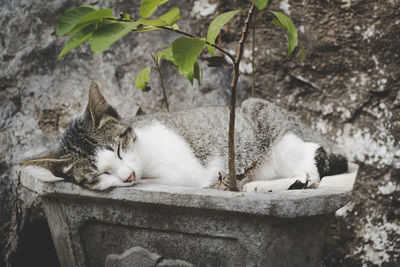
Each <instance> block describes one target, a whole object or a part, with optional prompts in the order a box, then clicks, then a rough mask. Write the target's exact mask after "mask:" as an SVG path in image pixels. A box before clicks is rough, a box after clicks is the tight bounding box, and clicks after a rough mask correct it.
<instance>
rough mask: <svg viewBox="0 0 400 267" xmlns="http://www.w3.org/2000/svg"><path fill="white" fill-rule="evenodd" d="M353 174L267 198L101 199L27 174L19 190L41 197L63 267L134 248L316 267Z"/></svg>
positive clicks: (157, 190)
mask: <svg viewBox="0 0 400 267" xmlns="http://www.w3.org/2000/svg"><path fill="white" fill-rule="evenodd" d="M357 168H358V166H357V165H354V164H351V165H350V168H349V169H350V172H349V173H347V174H341V175H335V176H331V177H324V179H323V180H322V182H321V184H320V187H319V188H318V189H309V190H291V191H288V190H285V191H276V192H270V193H238V192H226V191H218V190H213V189H193V188H187V187H171V186H164V185H156V184H146V183H145V180H144V181H143V183H141V184H138V185H136V186H134V187H130V188H125V187H121V188H115V189H113V190H110V191H108V192H101V193H99V192H94V191H90V190H87V189H84V188H82V187H79V186H77V185H75V184H72V183H66V182H57V183H45V182H42V181H41V180H40V179H39V178H38V177H37V175H36V176H35V175H34V174H33V173H29V172H27V171H24V170H22V173H21V182H22V184H23V185H24V186H25V187H27V188H29V189H31V190H33V191H35V192H37V193H38V194H39V195H41V197H42V200H43V207H44V210H45V214H46V217H47V220H48V222H49V226H50V230H51V233H52V237H53V241H54V244H55V247H56V251H57V255H58V258H59V261H60V263H61V265H62V266H104V264H105V262H106V258H107V256H109V257H108V259H109V260H108V261H110V257H111V258H112V257H117V258H118V257H119V256H115V254H122V255H125V254H127V253H128V251H130V250H132V248H135V247H136V248H140V249H139V250H140V251H141V250H143V251H147V252H148V253H150V254H151V255H153V254H155V255H159V259H179V261H182V262H187V263H188V264H189V263H190V264H193V265H195V266H205V265H208V266H318V265H319V262H320V257H321V253H322V248H323V246H324V242H325V235H326V232H327V228H328V226H329V222H330V219H331V218H332V216H333V214H334V212H335V211H336V210H338V209H339V208H341V207H343V206H344V205H345V204H346V203H347V202H349V201H350V196H351V190H352V188H353V183H354V180H355V177H356V173H357ZM128 254H129V253H128ZM150 254H149V255H150ZM112 255H114V256H112ZM133 255H136V254H133ZM121 257H122V256H121ZM159 262H160V261H159V260H156V263H157V264H158V263H159ZM110 266H124V265H118V264H117V265H115V264H114V265H110ZM153 266H154V265H153Z"/></svg>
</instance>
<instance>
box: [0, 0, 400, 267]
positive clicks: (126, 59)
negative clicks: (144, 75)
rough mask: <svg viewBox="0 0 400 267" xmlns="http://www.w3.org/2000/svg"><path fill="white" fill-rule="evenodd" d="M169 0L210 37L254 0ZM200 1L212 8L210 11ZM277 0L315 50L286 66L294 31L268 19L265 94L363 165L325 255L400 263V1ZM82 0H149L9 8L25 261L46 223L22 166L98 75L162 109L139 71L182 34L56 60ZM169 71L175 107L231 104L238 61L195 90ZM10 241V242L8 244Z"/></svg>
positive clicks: (0, 80)
mask: <svg viewBox="0 0 400 267" xmlns="http://www.w3.org/2000/svg"><path fill="white" fill-rule="evenodd" d="M171 2H172V3H171V5H175V4H176V5H177V6H179V7H180V8H181V11H182V16H183V20H186V21H187V23H180V25H181V27H183V28H184V29H186V30H188V31H191V32H193V33H195V34H197V35H205V33H206V27H207V25H208V23H209V21H210V19H212V18H213V17H215V16H216V14H218V13H221V12H223V11H227V10H231V9H234V8H236V7H238V8H239V7H240V8H246V7H247V5H248V2H246V1H229V2H228V1H215V0H209V1H205V0H204V1H198V0H196V1H193V2H189V1H188V2H186V1H171ZM200 2H204V3H206V5H205V6H206V7H208V8H202V5H201V4H200V5H199V3H200ZM207 2H208V3H209V4H210V5H207ZM271 2H272V6H271V7H272V8H273V9H276V10H277V9H284V11H285V12H286V13H287V14H289V13H290V16H291V17H292V18H293V20H294V23H295V24H296V26H297V27H298V28H299V34H300V38H301V39H302V40H303V44H304V45H305V48H306V54H307V58H306V61H305V62H304V63H300V62H299V61H297V60H290V61H286V62H283V63H282V61H281V59H282V58H283V57H284V53H285V49H286V48H285V47H286V44H285V38H284V37H283V36H281V32H279V31H277V30H275V29H272V28H271V27H270V25H269V24H268V23H267V22H265V21H264V20H261V19H260V18H261V16H258V25H259V26H260V27H259V30H258V31H257V35H256V39H257V45H256V47H257V53H256V65H257V66H258V67H257V69H256V95H257V96H261V97H263V98H266V99H268V100H270V101H273V102H275V103H277V104H278V105H280V106H282V107H286V108H288V109H290V110H291V111H293V112H295V113H296V114H298V115H299V116H301V117H302V118H303V119H304V121H306V122H308V123H309V124H310V125H311V126H312V127H314V129H316V130H318V131H320V132H322V133H324V134H325V135H326V136H328V137H330V138H331V139H332V140H334V141H336V142H338V143H339V144H340V145H341V147H342V148H343V149H345V150H346V152H347V153H348V155H349V156H350V157H352V158H354V159H355V160H357V161H359V162H360V163H361V168H360V174H359V178H358V180H357V182H356V187H355V191H354V194H353V198H352V199H353V200H352V203H351V204H350V205H349V206H348V207H347V209H345V210H342V212H341V213H340V214H338V216H337V217H335V224H332V226H331V228H332V229H331V231H330V240H331V241H332V240H333V241H334V242H329V244H330V245H329V246H327V252H326V254H325V256H326V260H325V262H324V263H325V264H326V265H330V266H331V265H334V264H338V265H343V264H348V265H350V264H351V265H356V266H357V265H361V264H362V263H364V264H366V265H373V264H377V265H379V264H396V263H398V262H399V261H400V242H399V240H398V232H400V222H399V216H400V188H399V184H400V180H399V177H400V173H399V170H400V165H399V154H398V153H399V152H398V151H400V149H399V139H400V117H399V114H400V112H399V111H400V92H399V87H400V79H399V76H398V73H400V65H399V64H398V62H399V60H400V55H399V51H400V40H399V34H398V29H399V23H400V22H399V17H400V14H399V12H400V7H399V5H400V3H399V2H398V1H392V0H387V1H372V0H365V1H360V0H355V1H354V0H353V1H348V0H339V1H324V2H323V3H322V2H320V1H309V0H306V1H294V0H280V1H271ZM80 3H86V4H90V3H97V4H96V5H97V6H99V7H103V8H106V7H107V8H108V7H110V8H113V9H114V10H115V11H116V12H119V11H121V10H122V11H126V12H129V13H132V14H135V13H137V10H138V9H137V7H138V5H139V1H136V2H132V1H127V0H125V1H124V0H122V1H112V0H107V1H85V2H84V1H77V2H75V1H74V2H71V1H66V0H56V1H27V0H11V1H2V2H1V4H0V26H1V27H0V59H1V60H0V107H1V112H0V225H4V223H6V222H10V219H11V218H12V221H13V224H12V229H13V230H12V231H11V232H13V233H14V236H17V237H18V236H19V239H18V238H12V240H13V241H12V242H14V245H12V246H11V248H13V249H12V250H11V252H12V253H11V254H13V255H15V257H14V258H18V259H27V258H29V257H27V256H26V254H24V253H25V252H28V251H29V252H33V251H34V249H36V248H39V247H40V246H39V245H38V243H35V245H33V246H30V247H28V248H27V247H26V248H24V249H21V245H20V244H19V245H18V241H17V240H20V239H22V237H23V236H21V233H22V232H23V229H24V228H25V226H28V225H30V224H31V225H39V223H43V220H40V219H39V217H40V216H36V215H34V214H37V215H38V214H40V212H39V211H40V206H37V203H39V202H38V201H36V200H34V199H35V197H36V196H35V195H32V194H31V193H29V192H27V191H26V190H24V189H19V190H17V191H18V193H17V194H16V193H15V192H16V190H15V186H16V181H17V170H18V162H20V161H21V160H22V159H24V158H26V157H30V156H32V155H35V154H37V153H40V152H43V151H45V150H47V149H49V148H51V147H52V145H53V144H55V142H56V139H57V138H58V137H59V135H60V133H61V132H62V131H63V130H64V129H65V127H66V125H67V124H68V122H69V121H70V120H71V118H72V117H74V116H76V115H77V114H79V113H80V112H82V110H83V109H84V106H83V105H84V104H85V103H86V93H87V91H86V88H87V86H88V85H89V83H90V81H91V80H92V79H93V80H96V81H98V82H99V83H100V85H101V86H102V87H103V89H104V90H103V92H104V94H105V95H106V97H107V99H110V102H112V104H114V105H116V106H117V107H118V109H119V110H121V113H122V115H124V116H126V115H132V114H134V113H136V111H137V110H138V108H139V107H140V108H141V109H142V110H143V111H145V112H152V111H155V110H161V109H163V108H164V107H163V105H162V94H161V91H160V90H159V88H160V87H159V86H158V82H157V80H156V81H155V84H154V86H153V89H154V90H153V91H151V92H150V93H142V92H139V91H137V90H136V89H135V88H134V87H133V79H134V77H135V75H136V74H137V73H138V71H139V70H140V69H141V68H143V67H145V66H147V65H148V64H149V63H150V57H148V56H147V55H148V53H149V52H150V51H152V49H153V47H155V46H158V45H161V44H162V43H166V42H167V41H170V40H173V39H174V36H172V35H170V34H168V33H163V34H161V35H159V34H152V33H149V34H142V35H140V37H137V36H133V35H132V36H127V37H125V38H124V41H120V42H118V43H116V44H115V45H114V46H113V47H112V49H110V50H108V51H106V52H105V53H103V54H101V55H99V56H96V57H94V56H92V54H91V52H90V50H89V47H88V46H83V47H80V48H78V49H77V50H76V51H74V52H72V53H71V54H70V55H67V56H66V57H65V58H63V59H62V60H61V61H60V62H58V63H56V61H55V59H56V57H57V54H58V52H59V51H61V49H62V46H63V44H64V43H65V39H64V38H57V37H56V36H55V22H56V18H57V16H58V15H59V14H61V12H63V11H64V10H65V9H67V8H69V7H72V6H76V5H78V4H80ZM230 25H231V26H229V27H228V28H225V29H224V30H223V36H222V43H227V46H228V47H229V48H230V49H235V48H236V45H235V44H234V43H233V42H234V41H235V40H237V39H238V38H237V37H238V34H239V31H237V29H238V28H239V21H234V22H233V24H230ZM227 33H229V34H227ZM249 55H250V46H247V47H246V49H245V58H244V60H243V63H244V65H243V66H242V70H243V74H244V75H242V76H241V77H242V78H245V79H244V80H243V82H242V85H243V87H242V89H240V90H239V93H240V97H241V98H244V97H245V96H246V95H248V94H249V90H250V88H249V86H248V84H249V82H248V71H249V69H250V68H249V62H250V61H249ZM163 70H164V71H165V73H166V75H165V76H167V77H168V78H167V87H168V89H167V90H168V95H169V98H170V100H171V107H172V109H181V108H186V107H193V106H201V105H212V104H223V103H226V100H227V97H228V93H227V88H228V87H229V82H230V76H229V74H228V73H229V69H228V68H224V69H217V68H210V69H207V68H204V71H205V75H204V77H206V78H205V79H203V81H202V86H200V87H198V86H197V85H196V86H195V87H194V88H192V87H191V86H190V85H189V83H188V82H187V81H185V80H184V79H181V78H180V77H179V76H177V75H176V72H175V71H174V70H173V69H172V68H169V67H168V66H167V65H165V66H163ZM246 75H247V78H246ZM246 79H247V81H246ZM246 88H247V90H246ZM243 89H245V90H243ZM217 97H218V98H217ZM126 99H131V101H126ZM362 162H365V163H364V164H363V163H362ZM17 195H18V197H19V198H20V199H21V200H23V203H24V204H22V206H23V207H22V208H21V209H19V210H20V212H13V211H12V207H13V201H14V200H15V197H16V196H17ZM18 203H21V202H20V201H19V202H18ZM15 211H17V210H15ZM12 214H13V215H12ZM42 219H43V218H42ZM17 222H18V225H16V223H17ZM42 226H43V225H41V227H42ZM43 228H45V227H43ZM7 229H9V228H7ZM8 232H9V231H8V230H6V231H5V232H4V231H3V233H5V234H7V235H8ZM367 233H373V234H367ZM4 240H5V238H0V243H1V241H4ZM332 244H333V245H332ZM0 246H3V245H1V244H0ZM18 247H19V249H18ZM14 248H15V249H14ZM7 250H8V251H10V247H8V248H7ZM16 251H19V252H18V253H19V254H18V253H16ZM21 253H22V254H21ZM33 255H49V253H48V252H46V253H39V252H37V253H33ZM39 258H40V259H43V258H44V257H43V256H37V257H36V259H39ZM29 259H30V260H29V261H30V262H34V258H32V259H31V258H29ZM0 261H1V259H0ZM39 265H40V264H39ZM22 266H23V264H22Z"/></svg>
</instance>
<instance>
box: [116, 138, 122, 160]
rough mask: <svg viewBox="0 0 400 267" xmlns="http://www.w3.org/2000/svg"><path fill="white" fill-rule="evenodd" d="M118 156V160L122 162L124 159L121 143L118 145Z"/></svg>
mask: <svg viewBox="0 0 400 267" xmlns="http://www.w3.org/2000/svg"><path fill="white" fill-rule="evenodd" d="M117 156H118V158H119V159H120V160H122V157H121V142H120V143H119V144H118V149H117Z"/></svg>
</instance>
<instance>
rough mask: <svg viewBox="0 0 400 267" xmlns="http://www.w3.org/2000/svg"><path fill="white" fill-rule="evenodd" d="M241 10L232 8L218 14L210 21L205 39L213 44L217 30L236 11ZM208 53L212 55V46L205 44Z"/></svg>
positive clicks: (219, 29)
mask: <svg viewBox="0 0 400 267" xmlns="http://www.w3.org/2000/svg"><path fill="white" fill-rule="evenodd" d="M240 11H241V10H234V11H229V12H225V13H222V14H221V15H218V16H217V17H216V18H215V19H214V20H213V21H212V22H211V23H210V26H209V27H208V32H207V41H208V42H210V43H212V44H215V39H216V38H217V36H218V34H219V32H220V31H221V29H222V27H223V26H224V25H225V24H226V23H227V22H228V21H230V20H231V19H232V18H233V16H235V15H236V14H237V13H238V12H240ZM207 50H208V53H210V55H212V56H214V50H215V49H214V47H212V46H207Z"/></svg>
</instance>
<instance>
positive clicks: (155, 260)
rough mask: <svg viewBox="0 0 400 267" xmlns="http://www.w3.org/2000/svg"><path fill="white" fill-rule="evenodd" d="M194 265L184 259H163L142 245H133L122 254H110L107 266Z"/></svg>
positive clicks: (189, 266)
mask: <svg viewBox="0 0 400 267" xmlns="http://www.w3.org/2000/svg"><path fill="white" fill-rule="evenodd" d="M132 266H141V267H193V264H191V263H189V262H187V261H183V260H172V259H166V260H165V259H163V258H162V256H160V255H158V254H156V253H152V252H150V251H148V250H147V249H144V248H142V247H133V248H130V249H128V250H127V251H125V252H124V253H122V254H109V255H107V257H106V263H105V267H132Z"/></svg>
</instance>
